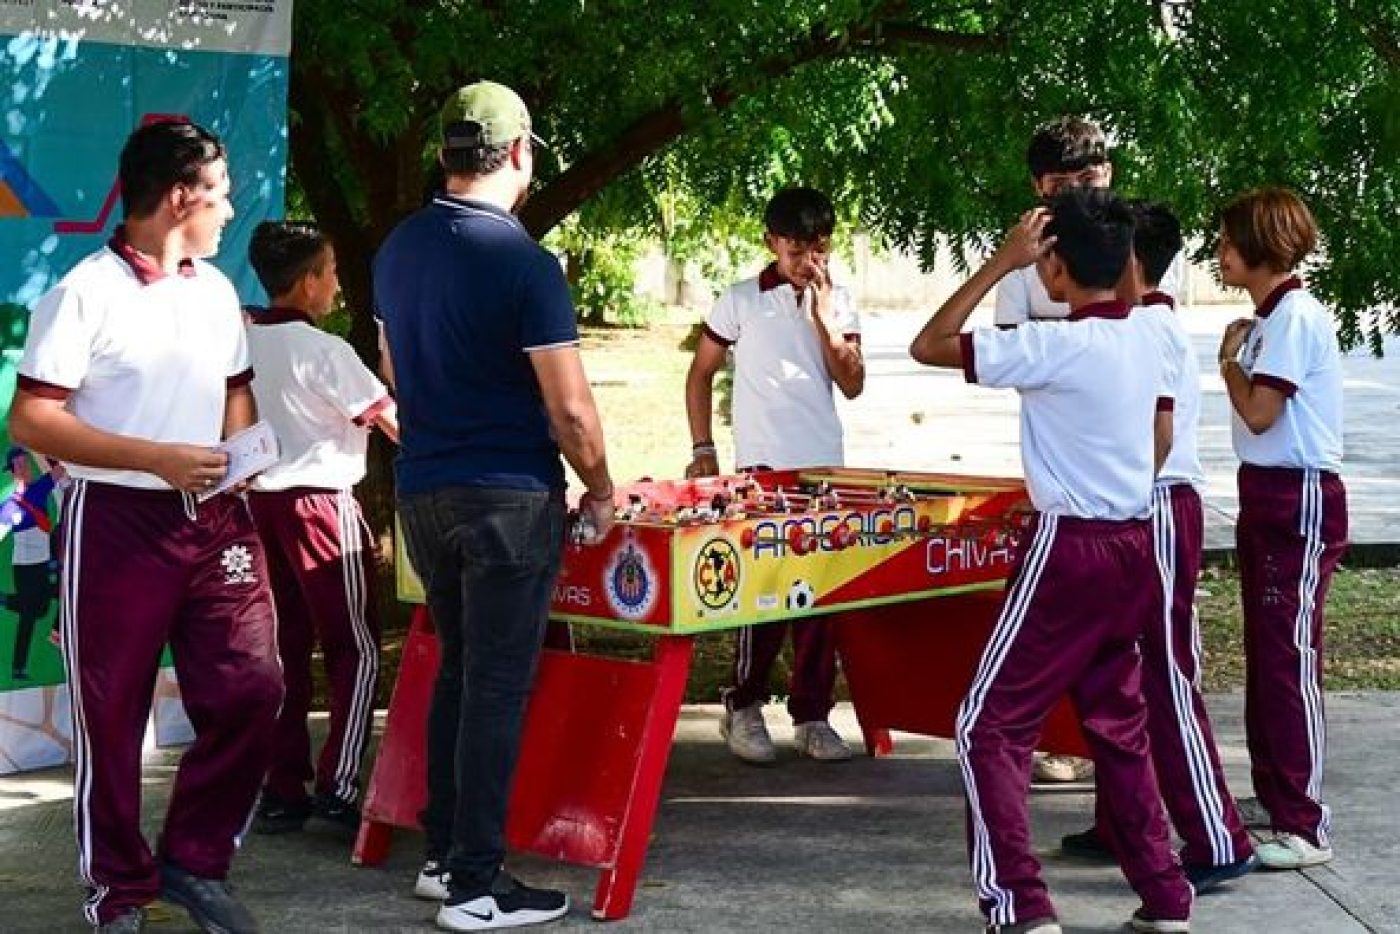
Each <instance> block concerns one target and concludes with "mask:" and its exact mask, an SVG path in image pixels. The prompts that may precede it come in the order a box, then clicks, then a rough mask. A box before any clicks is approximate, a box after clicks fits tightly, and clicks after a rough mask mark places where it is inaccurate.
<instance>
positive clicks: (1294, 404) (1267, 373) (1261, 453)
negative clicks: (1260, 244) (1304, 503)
mask: <svg viewBox="0 0 1400 934" xmlns="http://www.w3.org/2000/svg"><path fill="white" fill-rule="evenodd" d="M1254 314H1255V318H1254V327H1253V328H1252V329H1251V330H1250V332H1249V337H1247V338H1246V339H1245V342H1244V346H1243V347H1242V348H1241V350H1240V357H1239V362H1240V366H1241V367H1243V368H1244V372H1245V375H1246V376H1248V377H1249V381H1250V382H1251V383H1252V384H1254V385H1256V386H1268V387H1270V388H1273V389H1276V390H1278V391H1279V392H1281V393H1283V395H1284V396H1285V397H1286V398H1287V400H1288V401H1287V402H1285V403H1284V406H1283V414H1282V415H1280V416H1279V417H1278V420H1277V421H1275V422H1274V423H1273V425H1271V426H1269V429H1268V430H1267V431H1265V432H1263V433H1262V434H1257V435H1256V434H1255V433H1254V432H1252V431H1250V430H1249V426H1247V425H1246V424H1245V423H1244V419H1242V418H1240V416H1239V413H1238V412H1233V411H1232V412H1231V421H1232V425H1231V428H1232V436H1233V440H1234V444H1235V454H1236V455H1238V456H1239V459H1240V460H1241V461H1243V462H1244V463H1246V464H1252V465H1254V466H1255V467H1314V468H1317V469H1319V470H1332V471H1339V470H1341V467H1342V357H1341V348H1340V346H1339V345H1338V343H1337V327H1336V323H1335V322H1334V321H1333V320H1332V315H1331V314H1329V313H1328V311H1327V309H1326V308H1324V307H1323V306H1322V303H1321V302H1319V301H1318V300H1317V299H1316V298H1314V297H1313V296H1312V294H1311V293H1310V292H1308V291H1307V290H1306V289H1304V288H1303V283H1302V281H1301V280H1300V279H1298V278H1297V277H1293V278H1290V279H1288V280H1287V281H1285V282H1283V283H1281V284H1280V285H1279V286H1278V288H1276V289H1274V291H1273V292H1272V293H1270V294H1269V296H1268V297H1267V298H1266V299H1265V300H1264V302H1263V303H1262V304H1261V305H1260V306H1259V307H1258V309H1256V310H1255V313H1254Z"/></svg>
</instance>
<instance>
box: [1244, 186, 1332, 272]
mask: <svg viewBox="0 0 1400 934" xmlns="http://www.w3.org/2000/svg"><path fill="white" fill-rule="evenodd" d="M1220 231H1221V233H1223V234H1224V235H1225V238H1226V239H1227V240H1229V241H1230V245H1231V246H1233V247H1234V248H1235V250H1236V252H1238V253H1239V254H1240V259H1242V260H1244V261H1245V265H1247V266H1249V267H1250V268H1257V267H1259V266H1267V267H1268V268H1269V269H1271V270H1273V271H1274V272H1290V271H1291V270H1293V269H1295V268H1297V266H1298V264H1299V263H1301V262H1302V261H1303V260H1304V259H1306V258H1307V256H1308V254H1309V253H1311V252H1312V251H1313V250H1314V249H1315V248H1316V247H1317V222H1316V221H1315V220H1313V216H1312V212H1311V211H1309V210H1308V206H1307V205H1306V204H1304V203H1303V201H1302V199H1301V198H1299V197H1298V196H1297V195H1296V194H1294V193H1293V192H1291V191H1289V190H1288V189H1287V188H1261V189H1259V190H1257V191H1248V192H1245V193H1244V194H1242V195H1240V196H1239V197H1237V198H1235V199H1234V200H1233V201H1231V202H1230V203H1229V204H1227V205H1225V209H1224V210H1222V211H1221V212H1220Z"/></svg>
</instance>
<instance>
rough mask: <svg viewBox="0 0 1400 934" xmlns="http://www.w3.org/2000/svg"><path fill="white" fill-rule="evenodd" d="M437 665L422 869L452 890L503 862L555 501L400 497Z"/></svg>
mask: <svg viewBox="0 0 1400 934" xmlns="http://www.w3.org/2000/svg"><path fill="white" fill-rule="evenodd" d="M398 508H399V516H400V518H401V519H402V520H403V530H404V537H405V541H406V544H407V546H408V556H409V560H411V561H412V562H413V566H414V568H415V569H416V570H417V571H418V574H419V576H420V577H421V578H422V580H423V585H424V588H425V591H426V593H427V602H428V609H429V611H430V612H431V613H432V616H433V622H434V624H435V626H436V627H437V635H438V642H439V645H440V646H441V648H442V666H441V668H440V669H439V671H438V677H437V683H436V684H435V685H434V688H433V703H432V709H431V711H429V714H428V805H427V808H426V809H425V810H424V811H423V813H422V814H421V815H419V816H420V819H421V820H422V823H423V829H424V831H425V832H426V833H427V837H428V858H429V859H435V860H439V861H442V862H445V864H446V867H447V869H448V870H449V871H450V872H451V874H452V887H453V889H454V890H457V891H470V890H474V889H477V888H483V887H485V886H487V885H489V884H490V881H491V879H492V878H493V877H494V876H495V873H496V870H497V869H498V868H499V867H500V865H501V861H502V860H503V858H504V856H505V821H506V807H507V804H508V803H509V800H510V788H511V779H512V776H513V775H514V772H515V762H516V759H517V758H518V756H519V752H520V731H521V726H522V723H523V720H524V716H525V703H526V701H527V700H528V699H529V696H530V691H531V688H532V687H533V686H534V680H535V665H536V663H537V662H538V660H539V654H540V644H541V642H542V640H543V638H544V630H545V624H546V622H547V621H548V615H549V603H550V598H551V596H552V593H553V589H554V579H555V577H557V576H558V573H559V561H560V555H561V552H562V550H563V543H564V501H563V497H562V495H561V494H559V493H544V492H529V491H524V490H509V489H501V488H487V487H466V486H461V487H448V488H444V489H441V490H435V491H433V492H430V493H415V494H405V495H402V496H400V497H399V501H398Z"/></svg>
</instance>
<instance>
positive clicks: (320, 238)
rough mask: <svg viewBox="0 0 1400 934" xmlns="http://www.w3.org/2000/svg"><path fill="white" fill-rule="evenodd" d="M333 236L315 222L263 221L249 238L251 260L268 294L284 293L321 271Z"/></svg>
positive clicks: (270, 296)
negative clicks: (309, 273) (322, 231)
mask: <svg viewBox="0 0 1400 934" xmlns="http://www.w3.org/2000/svg"><path fill="white" fill-rule="evenodd" d="M329 246H331V241H330V238H329V237H327V236H326V235H325V234H323V233H321V231H320V229H319V228H317V227H316V226H315V225H314V224H303V223H297V222H294V221H292V222H288V221H263V222H262V223H261V224H259V225H258V226H257V227H256V228H255V229H254V230H253V239H252V240H250V241H249V242H248V262H250V263H252V265H253V271H254V272H256V273H257V274H258V281H259V282H261V283H262V287H263V289H264V290H266V292H267V296H268V298H276V297H277V296H279V295H285V294H286V293H288V292H290V291H291V290H292V289H293V288H295V287H296V284H297V283H298V282H300V281H301V277H302V276H304V275H306V274H307V273H308V272H313V271H318V270H320V269H321V268H322V266H323V263H324V256H325V252H326V248H327V247H329Z"/></svg>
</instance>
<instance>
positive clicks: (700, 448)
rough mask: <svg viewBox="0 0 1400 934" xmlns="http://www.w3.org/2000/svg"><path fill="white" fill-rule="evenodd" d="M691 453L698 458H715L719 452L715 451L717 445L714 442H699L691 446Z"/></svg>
mask: <svg viewBox="0 0 1400 934" xmlns="http://www.w3.org/2000/svg"><path fill="white" fill-rule="evenodd" d="M690 453H691V454H693V455H695V456H696V457H703V456H705V455H709V456H710V457H714V456H716V455H717V454H718V453H719V451H718V450H716V449H715V443H714V442H713V441H697V442H695V443H694V444H692V445H691V446H690Z"/></svg>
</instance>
